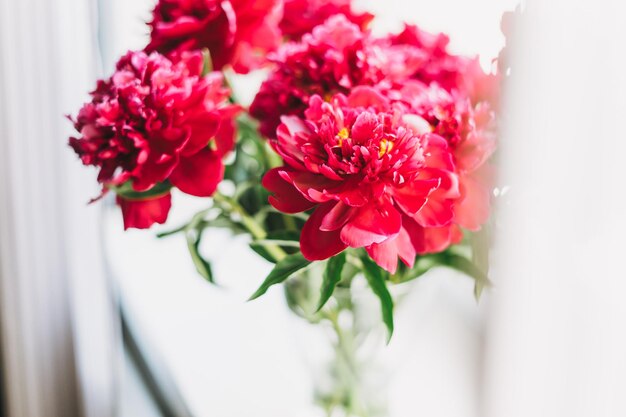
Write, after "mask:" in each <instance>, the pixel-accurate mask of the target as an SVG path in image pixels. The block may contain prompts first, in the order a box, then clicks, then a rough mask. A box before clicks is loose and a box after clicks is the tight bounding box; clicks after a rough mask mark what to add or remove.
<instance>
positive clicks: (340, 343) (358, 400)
mask: <svg viewBox="0 0 626 417" xmlns="http://www.w3.org/2000/svg"><path fill="white" fill-rule="evenodd" d="M323 316H324V317H325V318H326V319H327V320H328V321H329V322H330V323H331V326H332V328H333V330H334V332H335V334H336V336H337V351H338V353H339V355H340V356H341V357H342V358H343V361H344V363H345V366H346V369H347V375H345V377H346V378H347V381H346V385H347V386H348V387H350V392H349V398H348V408H347V410H346V412H347V413H348V414H347V415H348V416H350V415H353V414H352V413H354V414H355V415H358V416H360V417H368V415H369V413H368V411H367V409H366V407H365V405H364V404H363V398H362V396H361V393H360V391H361V390H360V388H359V384H360V375H359V370H358V364H357V360H356V356H355V353H356V352H355V346H354V337H349V336H348V335H347V334H346V332H345V331H344V330H343V328H342V327H341V325H340V324H339V312H338V311H333V312H328V313H324V314H323Z"/></svg>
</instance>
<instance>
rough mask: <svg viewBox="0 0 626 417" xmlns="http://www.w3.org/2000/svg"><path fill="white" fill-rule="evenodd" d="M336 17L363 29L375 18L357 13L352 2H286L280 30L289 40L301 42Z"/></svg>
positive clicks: (302, 0) (304, 0)
mask: <svg viewBox="0 0 626 417" xmlns="http://www.w3.org/2000/svg"><path fill="white" fill-rule="evenodd" d="M335 15H343V16H345V17H346V18H347V19H348V20H349V21H350V22H352V23H354V24H355V25H357V26H359V27H360V28H361V29H365V28H366V27H367V25H368V24H369V22H370V21H371V20H372V19H373V18H374V15H372V14H370V13H355V12H354V11H353V10H352V5H351V0H285V4H284V13H283V19H282V20H281V22H280V30H281V31H282V33H283V35H284V36H285V37H287V38H288V39H292V40H299V39H300V38H302V36H303V35H304V34H306V33H310V32H311V31H312V30H313V28H314V27H316V26H318V25H321V24H322V23H324V21H325V20H326V19H328V18H329V17H331V16H335Z"/></svg>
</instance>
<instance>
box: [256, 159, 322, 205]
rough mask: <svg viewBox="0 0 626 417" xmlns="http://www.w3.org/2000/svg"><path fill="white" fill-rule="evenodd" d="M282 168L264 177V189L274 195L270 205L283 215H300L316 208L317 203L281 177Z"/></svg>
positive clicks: (275, 169) (270, 199) (271, 171)
mask: <svg viewBox="0 0 626 417" xmlns="http://www.w3.org/2000/svg"><path fill="white" fill-rule="evenodd" d="M282 170H283V169H282V168H274V169H271V170H269V171H267V173H266V174H265V176H264V177H263V187H265V188H266V189H267V190H268V191H269V192H270V193H272V194H273V195H271V196H269V198H268V200H269V203H270V204H271V205H272V206H273V207H274V208H275V209H276V210H278V211H281V212H283V213H290V214H291V213H300V212H303V211H306V210H309V209H311V208H313V207H315V205H316V203H315V202H312V201H309V200H307V199H306V198H305V197H304V196H303V195H302V193H301V192H300V191H299V190H298V189H297V188H296V187H294V186H293V184H291V183H290V182H288V181H285V179H284V178H283V177H282V176H281V175H280V172H281V171H282Z"/></svg>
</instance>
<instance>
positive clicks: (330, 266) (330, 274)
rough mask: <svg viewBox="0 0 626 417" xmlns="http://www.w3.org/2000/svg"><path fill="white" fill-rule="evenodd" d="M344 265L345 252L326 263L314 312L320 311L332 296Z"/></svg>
mask: <svg viewBox="0 0 626 417" xmlns="http://www.w3.org/2000/svg"><path fill="white" fill-rule="evenodd" d="M345 264H346V253H345V252H341V253H340V254H339V255H336V256H333V257H332V258H330V259H329V260H328V262H327V263H326V269H324V280H323V282H322V291H321V295H320V300H319V303H318V304H317V310H316V312H317V311H320V310H321V309H322V307H324V305H325V304H326V302H327V301H328V300H329V299H330V297H331V295H333V292H334V291H335V287H336V286H337V284H338V283H339V281H341V273H342V271H343V267H344V265H345Z"/></svg>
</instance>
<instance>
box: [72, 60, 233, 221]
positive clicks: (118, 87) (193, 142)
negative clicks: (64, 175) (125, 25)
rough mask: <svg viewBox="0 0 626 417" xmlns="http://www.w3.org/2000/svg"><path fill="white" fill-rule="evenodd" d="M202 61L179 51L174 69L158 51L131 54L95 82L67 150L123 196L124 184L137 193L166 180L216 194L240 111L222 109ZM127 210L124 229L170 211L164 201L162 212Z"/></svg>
mask: <svg viewBox="0 0 626 417" xmlns="http://www.w3.org/2000/svg"><path fill="white" fill-rule="evenodd" d="M202 62H203V59H202V54H200V53H184V54H182V57H181V59H180V61H179V62H176V63H174V62H172V61H170V60H169V59H167V58H166V57H164V56H162V55H159V54H157V53H153V54H150V55H147V54H145V53H144V52H129V53H128V54H126V55H125V56H124V57H123V58H122V59H121V60H120V61H119V62H118V64H117V69H116V71H115V73H114V74H113V76H112V77H111V78H110V79H108V80H106V81H100V82H99V83H98V87H97V89H96V90H95V91H94V92H93V93H91V95H92V97H93V99H92V101H91V102H89V103H87V104H85V105H84V106H83V108H82V109H81V110H80V111H79V113H78V117H77V118H76V120H74V126H75V128H76V130H77V131H78V132H79V133H80V136H79V137H73V138H70V146H71V147H72V148H73V149H74V151H75V152H76V153H77V154H78V155H79V156H80V158H81V160H82V161H83V163H84V164H85V165H94V166H97V167H98V168H100V172H99V174H98V181H99V182H100V183H102V184H103V185H104V186H105V187H106V188H113V189H115V190H116V192H118V194H120V193H122V190H121V189H120V188H119V187H121V186H122V185H125V186H126V187H125V188H126V189H128V190H129V192H131V193H133V194H136V193H142V192H148V191H151V190H154V187H155V186H157V185H158V186H159V187H161V188H163V184H164V183H167V182H169V183H171V185H173V186H175V187H178V188H179V189H180V190H181V191H183V192H185V193H187V194H191V195H195V196H201V197H204V196H210V195H211V194H213V192H215V189H216V187H217V184H218V183H219V182H220V181H221V179H222V175H223V171H224V166H223V164H222V156H223V155H224V154H225V153H227V152H228V151H229V150H230V149H231V148H232V144H233V134H234V132H233V128H232V118H233V116H234V115H235V113H236V112H237V111H238V108H237V107H235V106H231V105H229V104H228V103H227V98H228V95H229V91H228V89H226V88H224V86H223V79H222V75H221V74H220V73H210V74H209V75H208V76H206V77H203V76H202V75H201V74H202V66H203V63H202ZM213 139H215V140H213ZM128 185H130V186H128ZM159 194H161V193H159ZM122 196H124V195H122ZM151 198H154V197H151ZM144 199H145V197H144V196H143V195H139V196H133V200H144ZM120 201H122V200H120ZM168 201H169V200H168ZM125 204H126V209H125V210H124V213H128V214H129V215H131V217H132V219H133V220H130V219H129V221H128V222H126V224H127V225H131V226H129V227H134V226H135V225H137V226H138V227H148V226H149V225H150V224H151V223H152V222H162V221H163V220H164V216H166V215H167V210H168V209H169V203H168V204H165V199H164V198H161V199H160V203H159V206H158V207H159V210H156V209H155V207H157V203H156V202H154V201H153V202H152V204H148V203H147V202H145V201H144V202H143V203H142V204H137V203H134V204H132V208H131V205H130V204H129V203H125ZM122 207H123V208H124V207H125V206H124V205H122ZM148 207H149V208H148ZM144 209H145V210H144ZM141 212H145V218H144V219H143V220H139V217H141V216H140V215H139V214H138V213H141Z"/></svg>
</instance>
